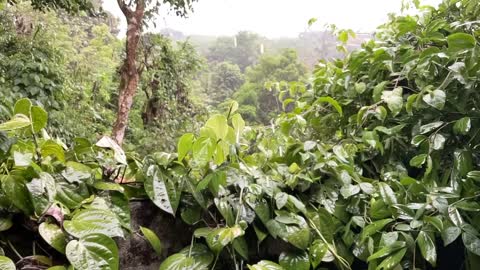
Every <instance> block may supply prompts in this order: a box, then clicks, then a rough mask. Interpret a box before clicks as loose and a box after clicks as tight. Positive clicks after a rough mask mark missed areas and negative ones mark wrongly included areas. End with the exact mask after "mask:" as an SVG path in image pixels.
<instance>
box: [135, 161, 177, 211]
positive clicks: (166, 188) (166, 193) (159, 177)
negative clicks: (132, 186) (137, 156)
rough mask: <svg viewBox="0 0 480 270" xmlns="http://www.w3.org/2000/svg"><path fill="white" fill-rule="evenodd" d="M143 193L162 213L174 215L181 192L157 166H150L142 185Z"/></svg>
mask: <svg viewBox="0 0 480 270" xmlns="http://www.w3.org/2000/svg"><path fill="white" fill-rule="evenodd" d="M144 187H145V192H146V193H147V195H148V197H149V198H150V199H151V200H152V202H153V203H154V204H155V205H156V206H158V207H159V208H160V209H162V210H163V211H165V212H167V213H170V214H172V215H175V212H176V211H177V207H178V204H179V203H180V196H181V190H177V187H176V186H175V184H174V183H173V180H172V179H169V178H168V177H166V176H165V175H164V174H163V173H162V171H161V169H160V168H159V167H158V166H155V165H151V166H150V167H149V168H148V171H147V178H146V179H145V183H144Z"/></svg>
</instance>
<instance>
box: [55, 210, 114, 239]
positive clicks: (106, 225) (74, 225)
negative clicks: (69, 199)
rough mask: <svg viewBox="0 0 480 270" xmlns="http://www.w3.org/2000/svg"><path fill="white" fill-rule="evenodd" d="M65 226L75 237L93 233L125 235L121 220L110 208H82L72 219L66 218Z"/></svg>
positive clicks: (111, 235) (112, 235)
mask: <svg viewBox="0 0 480 270" xmlns="http://www.w3.org/2000/svg"><path fill="white" fill-rule="evenodd" d="M63 226H64V228H65V230H66V231H67V232H68V233H69V234H71V235H73V236H75V237H83V236H86V235H89V234H92V233H97V234H104V235H107V236H110V237H116V236H118V237H123V231H122V226H121V225H120V221H119V220H118V219H117V217H116V216H115V214H113V213H112V212H111V211H109V210H102V209H82V210H80V211H79V212H77V213H76V214H74V216H73V218H72V220H65V222H64V223H63Z"/></svg>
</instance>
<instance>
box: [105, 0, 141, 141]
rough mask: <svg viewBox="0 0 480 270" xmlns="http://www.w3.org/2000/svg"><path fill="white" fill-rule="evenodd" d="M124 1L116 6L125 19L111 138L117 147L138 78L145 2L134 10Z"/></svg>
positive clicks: (122, 134)
mask: <svg viewBox="0 0 480 270" xmlns="http://www.w3.org/2000/svg"><path fill="white" fill-rule="evenodd" d="M125 1H129V0H117V2H118V6H119V7H120V9H121V10H122V12H123V14H124V15H125V18H126V19H127V40H126V57H125V61H124V62H123V65H122V67H121V69H120V86H119V96H118V112H117V120H116V121H115V124H114V126H113V131H112V137H113V139H114V140H115V141H116V142H117V143H118V144H119V145H122V143H123V139H124V137H125V129H126V128H127V125H128V114H129V112H130V109H131V107H132V104H133V97H134V96H135V92H136V91H137V87H138V81H139V78H140V71H139V69H138V67H137V48H138V44H139V41H140V35H141V31H142V22H143V17H144V14H145V0H136V1H135V2H136V7H135V10H132V9H130V8H129V6H128V5H127V4H126V3H125Z"/></svg>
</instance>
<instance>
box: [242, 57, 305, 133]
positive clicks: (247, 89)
mask: <svg viewBox="0 0 480 270" xmlns="http://www.w3.org/2000/svg"><path fill="white" fill-rule="evenodd" d="M306 74H307V68H306V67H305V65H303V64H302V63H300V62H299V60H298V56H297V52H296V51H295V50H293V49H285V50H283V51H282V52H281V54H278V55H264V56H262V57H261V58H260V59H259V61H258V64H257V65H255V66H252V67H249V68H247V70H246V72H245V78H246V83H245V84H244V85H243V86H242V87H241V88H240V90H238V91H237V93H235V95H234V97H235V99H236V100H237V101H238V103H239V104H240V109H239V110H240V111H241V112H242V113H244V114H248V116H247V117H246V119H247V120H250V121H255V122H261V123H264V124H267V123H268V122H269V120H270V119H272V116H273V115H274V114H276V113H278V112H279V111H281V110H282V109H283V108H282V101H281V100H279V99H278V92H277V91H276V90H278V89H276V90H275V89H274V90H272V89H267V87H266V84H267V83H270V82H272V83H275V82H295V81H301V80H303V79H304V77H305V75H306ZM254 108H255V110H254Z"/></svg>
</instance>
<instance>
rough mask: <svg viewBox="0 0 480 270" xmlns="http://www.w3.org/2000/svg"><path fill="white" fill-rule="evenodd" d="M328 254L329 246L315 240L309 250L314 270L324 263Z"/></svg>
mask: <svg viewBox="0 0 480 270" xmlns="http://www.w3.org/2000/svg"><path fill="white" fill-rule="evenodd" d="M327 252H328V245H327V244H325V243H324V242H323V241H321V240H315V241H314V242H313V243H312V245H311V246H310V248H309V253H310V261H311V263H312V266H313V268H314V269H316V268H317V266H318V265H319V264H320V263H321V262H322V261H323V258H324V257H325V255H326V254H327Z"/></svg>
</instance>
